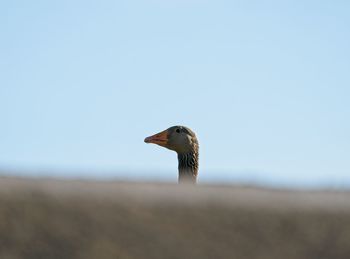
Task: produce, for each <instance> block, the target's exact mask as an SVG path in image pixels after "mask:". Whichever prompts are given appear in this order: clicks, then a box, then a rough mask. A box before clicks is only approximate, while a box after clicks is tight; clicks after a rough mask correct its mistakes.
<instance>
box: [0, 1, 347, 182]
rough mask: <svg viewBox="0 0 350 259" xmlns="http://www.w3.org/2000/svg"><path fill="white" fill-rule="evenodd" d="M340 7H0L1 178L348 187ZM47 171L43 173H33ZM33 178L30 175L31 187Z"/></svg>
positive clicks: (64, 3) (262, 3)
mask: <svg viewBox="0 0 350 259" xmlns="http://www.w3.org/2000/svg"><path fill="white" fill-rule="evenodd" d="M349 13H350V1H311V0H310V1H304V0H299V1H295V0H293V1H292V0H291V1H233V0H230V1H220V0H218V1H205V0H203V1H200V0H149V1H146V0H143V1H141V0H140V1H134V0H127V1H112V0H111V1H85V0H84V1H82V0H81V1H70V0H69V1H64V0H62V1H2V2H1V3H0V32H1V40H0V119H1V120H0V123H1V127H0V168H2V169H3V170H6V169H12V170H15V169H16V170H23V171H27V174H31V175H38V174H46V175H49V176H50V175H54V176H65V177H66V176H73V177H76V176H80V177H112V178H113V177H116V178H118V177H129V178H134V179H144V178H150V179H155V180H157V179H167V180H170V181H173V180H176V179H177V160H176V154H175V153H173V152H171V151H168V150H166V149H163V148H160V147H157V146H155V145H147V144H145V143H143V139H144V137H146V136H148V135H151V134H153V133H156V132H159V131H161V130H163V129H165V128H167V127H169V126H172V125H176V124H182V125H187V126H189V127H190V128H192V129H193V130H194V131H195V132H196V133H197V135H198V138H199V141H200V155H201V157H200V170H201V171H200V180H202V181H246V182H247V181H253V182H259V183H260V182H262V183H272V184H281V185H300V186H306V185H317V184H326V185H328V186H344V185H348V186H350V47H349V46H350V15H349ZM43 171H45V172H43ZM38 172H40V173H38Z"/></svg>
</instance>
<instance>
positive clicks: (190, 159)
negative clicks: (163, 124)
mask: <svg viewBox="0 0 350 259" xmlns="http://www.w3.org/2000/svg"><path fill="white" fill-rule="evenodd" d="M145 142H146V143H153V144H157V145H159V146H161V147H165V148H167V149H170V150H172V151H175V152H176V153H177V159H178V162H179V165H178V170H179V178H178V182H179V183H193V184H195V183H196V181H197V175H198V158H199V153H198V150H199V144H198V140H197V137H196V134H195V133H194V132H193V131H192V130H190V129H189V128H188V127H185V126H173V127H170V128H168V129H166V130H164V131H162V132H159V133H157V134H154V135H152V136H150V137H147V138H145Z"/></svg>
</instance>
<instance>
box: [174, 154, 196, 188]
mask: <svg viewBox="0 0 350 259" xmlns="http://www.w3.org/2000/svg"><path fill="white" fill-rule="evenodd" d="M177 158H178V160H179V183H196V181H197V175H198V158H199V154H198V149H197V150H193V151H191V152H188V153H181V154H180V153H178V155H177Z"/></svg>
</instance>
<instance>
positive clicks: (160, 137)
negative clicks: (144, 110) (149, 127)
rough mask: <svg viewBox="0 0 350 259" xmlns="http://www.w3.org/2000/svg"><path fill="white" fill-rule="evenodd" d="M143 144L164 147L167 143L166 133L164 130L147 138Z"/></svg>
mask: <svg viewBox="0 0 350 259" xmlns="http://www.w3.org/2000/svg"><path fill="white" fill-rule="evenodd" d="M145 142H146V143H153V144H157V145H160V146H164V145H166V144H167V143H168V131H167V130H164V131H162V132H159V133H157V134H155V135H153V136H150V137H147V138H145Z"/></svg>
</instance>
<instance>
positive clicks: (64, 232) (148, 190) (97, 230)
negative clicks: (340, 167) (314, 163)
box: [0, 177, 350, 259]
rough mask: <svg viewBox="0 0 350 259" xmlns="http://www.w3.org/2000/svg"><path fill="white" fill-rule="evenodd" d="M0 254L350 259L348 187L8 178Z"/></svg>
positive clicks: (0, 214) (3, 182) (1, 181)
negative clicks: (324, 188) (282, 187)
mask: <svg viewBox="0 0 350 259" xmlns="http://www.w3.org/2000/svg"><path fill="white" fill-rule="evenodd" d="M0 258H1V259H18V258H25V259H44V258H45V259H50V258H57V259H58V258H60V259H61V258H65V259H70V258H77V259H80V258H81V259H83V258H84V259H90V258H99V259H105V258H106V259H107V258H114V259H115V258H152V259H157V258H159V259H161V258H162V259H164V258H174V259H175V258H176V259H178V258H236V259H250V258H256V259H274V258H276V259H291V258H293V259H349V258H350V193H348V192H345V191H344V192H342V191H293V190H273V189H264V188H258V187H242V186H241V187H240V186H209V185H198V186H195V187H193V186H178V185H175V184H165V183H164V184H161V183H127V182H93V181H62V180H47V179H46V180H45V179H36V180H35V179H21V178H9V177H1V178H0Z"/></svg>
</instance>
